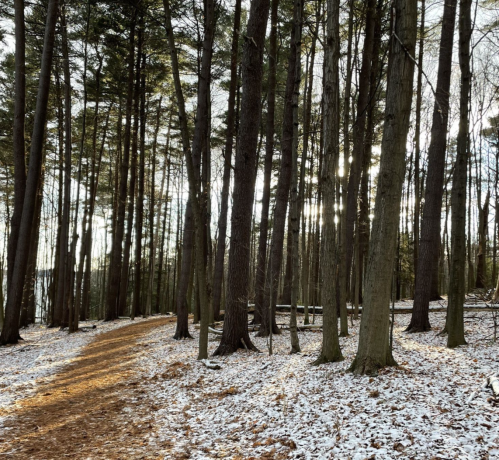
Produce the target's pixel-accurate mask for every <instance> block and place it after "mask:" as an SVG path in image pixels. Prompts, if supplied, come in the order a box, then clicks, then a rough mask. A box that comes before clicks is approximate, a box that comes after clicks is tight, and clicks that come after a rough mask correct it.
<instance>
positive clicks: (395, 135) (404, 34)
mask: <svg viewBox="0 0 499 460" xmlns="http://www.w3.org/2000/svg"><path fill="white" fill-rule="evenodd" d="M392 14H393V17H392V21H393V22H392V33H391V37H390V47H391V48H390V57H389V63H388V75H387V82H388V83H387V93H386V108H385V123H384V131H383V139H382V143H381V158H380V170H379V176H378V188H377V193H376V201H375V207H374V220H373V226H372V234H371V235H372V236H371V244H370V246H369V257H368V265H367V272H366V280H365V286H366V289H365V296H364V310H363V313H362V320H361V324H360V335H359V345H358V349H357V355H356V357H355V359H354V361H353V363H352V365H351V367H350V370H351V371H352V372H354V373H355V374H375V373H377V371H378V369H379V368H381V367H384V366H386V365H393V364H394V363H395V361H394V359H393V357H392V350H391V349H390V345H389V316H390V309H389V305H390V291H391V289H390V288H391V282H392V276H393V266H394V262H395V256H396V249H397V232H398V225H399V212H400V201H401V195H402V183H403V180H404V171H405V153H406V143H407V133H408V131H409V119H410V113H411V103H412V84H413V77H414V61H413V59H414V58H413V56H414V50H415V45H416V28H417V0H396V1H395V3H394V5H393V13H392ZM366 307H367V308H366Z"/></svg>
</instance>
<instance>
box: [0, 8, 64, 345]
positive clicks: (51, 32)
mask: <svg viewBox="0 0 499 460" xmlns="http://www.w3.org/2000/svg"><path fill="white" fill-rule="evenodd" d="M58 3H59V2H58V0H49V3H48V7H47V21H46V24H45V36H44V41H43V52H42V63H41V70H40V78H39V85H38V94H37V98H36V108H35V118H34V125H33V135H32V136H31V151H30V159H29V169H28V176H27V180H26V191H25V195H24V201H23V211H22V217H21V223H20V226H19V237H18V240H17V246H16V257H15V260H14V265H13V269H12V279H11V283H10V286H9V287H8V293H7V303H6V305H5V319H4V324H3V328H2V335H1V337H0V343H1V344H2V345H4V344H7V343H17V342H18V339H19V329H18V326H19V313H20V308H21V298H22V294H23V285H24V279H25V276H26V268H27V264H28V256H29V246H30V245H29V243H30V240H31V230H32V224H33V216H34V213H35V202H36V194H37V192H38V184H39V182H40V173H41V169H42V163H43V139H44V134H45V124H46V121H47V107H48V99H49V92H50V73H51V68H52V56H53V51H54V39H55V26H56V23H57V11H58Z"/></svg>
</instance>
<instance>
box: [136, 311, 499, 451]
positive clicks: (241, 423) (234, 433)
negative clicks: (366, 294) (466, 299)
mask: <svg viewBox="0 0 499 460" xmlns="http://www.w3.org/2000/svg"><path fill="white" fill-rule="evenodd" d="M465 316H466V324H465V326H466V331H467V335H466V338H467V341H468V345H467V346H464V347H459V348H457V349H454V350H449V349H447V348H446V347H445V343H446V338H445V337H439V336H438V335H437V333H438V331H439V330H440V329H441V328H442V327H443V325H444V322H445V314H444V313H431V314H430V319H431V324H432V326H433V330H432V331H431V332H429V333H426V334H406V333H404V332H403V329H404V327H405V326H407V324H408V321H409V319H410V317H409V315H397V316H396V317H395V328H394V356H395V359H396V360H397V362H398V364H399V365H400V367H399V368H389V369H386V370H383V371H382V372H381V373H380V375H379V376H378V377H375V378H370V377H357V376H353V375H351V374H350V373H346V372H345V371H346V369H347V368H348V366H349V365H350V363H351V362H352V359H353V357H354V355H355V351H356V347H357V341H358V326H359V323H360V321H356V322H355V323H356V324H355V325H354V326H353V327H352V326H351V324H350V333H351V335H350V337H348V338H342V339H341V346H342V351H343V355H344V357H345V360H344V361H343V362H340V363H334V364H325V365H321V366H319V367H314V366H312V365H311V363H312V361H313V360H314V358H315V357H316V356H317V354H318V352H319V350H320V345H321V337H322V333H321V332H311V331H307V332H301V333H300V334H299V336H300V344H301V347H302V353H301V354H298V355H289V333H288V332H287V331H285V332H284V333H283V334H282V335H280V336H276V337H274V355H273V356H269V355H268V349H267V340H266V339H260V338H256V337H253V340H254V343H255V344H256V345H257V347H258V348H259V349H260V351H261V352H262V353H261V354H257V353H253V352H247V351H244V350H243V351H240V352H238V353H236V354H234V355H232V356H229V357H224V358H213V359H214V360H216V361H217V362H219V363H220V364H221V366H222V369H221V370H209V369H207V368H206V367H205V366H204V365H203V364H202V363H200V362H199V361H197V360H196V356H197V338H198V334H197V330H195V329H193V328H191V333H193V335H194V336H195V340H185V341H181V342H177V341H175V340H173V339H172V335H173V331H174V325H173V324H169V325H166V326H163V327H160V328H157V329H154V330H152V331H151V332H150V333H149V334H148V336H146V338H144V339H142V342H143V343H142V344H141V346H142V347H144V349H146V350H148V353H144V355H143V358H142V360H141V363H140V367H141V370H140V372H141V374H142V377H143V379H142V381H143V385H144V388H145V389H146V395H147V397H148V398H149V402H148V404H150V406H151V410H152V413H153V414H154V420H155V421H153V423H152V434H151V437H150V441H149V442H150V446H149V450H150V452H155V453H156V455H157V456H158V457H159V458H179V459H180V458H192V459H209V458H232V459H251V458H254V459H260V458H269V459H279V458H290V459H333V458H334V459H354V460H360V459H374V458H375V459H453V458H458V459H463V460H467V459H469V460H471V459H473V460H475V459H499V408H497V407H495V406H493V405H492V404H491V403H490V402H488V401H487V398H488V397H489V396H490V395H491V393H490V390H489V389H484V388H481V387H482V385H483V383H484V381H485V380H486V378H487V377H488V376H490V375H492V374H495V373H498V372H499V361H498V360H499V353H498V351H499V348H498V344H497V343H492V342H491V338H490V334H491V333H492V330H491V326H492V319H491V313H489V312H485V313H480V312H467V313H465ZM301 319H302V318H301ZM317 319H318V321H319V322H320V319H321V317H318V318H317ZM287 321H288V318H287V317H286V316H280V317H279V319H278V322H280V323H286V322H287ZM251 335H252V336H254V334H251ZM210 337H211V339H212V340H211V341H210V352H211V353H212V352H213V351H214V350H215V348H216V346H217V344H218V341H217V340H216V339H215V338H214V337H213V335H211V334H210ZM147 379H149V380H147ZM474 392H476V393H475V396H474V398H473V399H472V401H471V402H468V400H469V398H470V396H471V395H472V393H474ZM142 403H143V402H142ZM131 415H132V414H131ZM135 422H136V423H137V422H138V421H135Z"/></svg>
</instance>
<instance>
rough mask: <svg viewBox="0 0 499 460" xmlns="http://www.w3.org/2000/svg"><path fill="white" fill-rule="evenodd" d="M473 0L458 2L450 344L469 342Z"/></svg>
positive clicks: (448, 308)
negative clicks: (458, 84) (467, 281)
mask: <svg viewBox="0 0 499 460" xmlns="http://www.w3.org/2000/svg"><path fill="white" fill-rule="evenodd" d="M471 4H472V0H460V1H459V67H460V69H461V90H460V96H459V132H458V134H457V157H456V166H455V168H454V176H453V180H452V194H451V212H452V214H451V222H452V231H451V270H450V274H449V305H448V307H447V324H446V329H447V332H448V336H447V346H448V347H449V348H454V347H457V346H459V345H464V344H466V340H465V338H464V319H463V304H464V295H465V289H466V287H465V286H466V284H465V267H466V265H465V260H466V177H467V166H468V147H469V146H468V142H469V140H468V130H469V98H470V90H471V69H470V42H471V34H472V28H471Z"/></svg>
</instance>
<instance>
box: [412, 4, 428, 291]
mask: <svg viewBox="0 0 499 460" xmlns="http://www.w3.org/2000/svg"><path fill="white" fill-rule="evenodd" d="M425 14H426V0H421V20H420V26H419V54H418V80H417V84H416V127H415V134H414V138H415V141H414V150H415V152H414V153H415V154H414V275H415V277H416V280H415V282H416V283H417V273H418V260H419V236H420V232H419V218H420V214H421V211H420V210H421V180H420V178H419V167H420V164H419V163H420V158H421V112H422V110H421V106H422V99H423V56H424V41H425Z"/></svg>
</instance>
